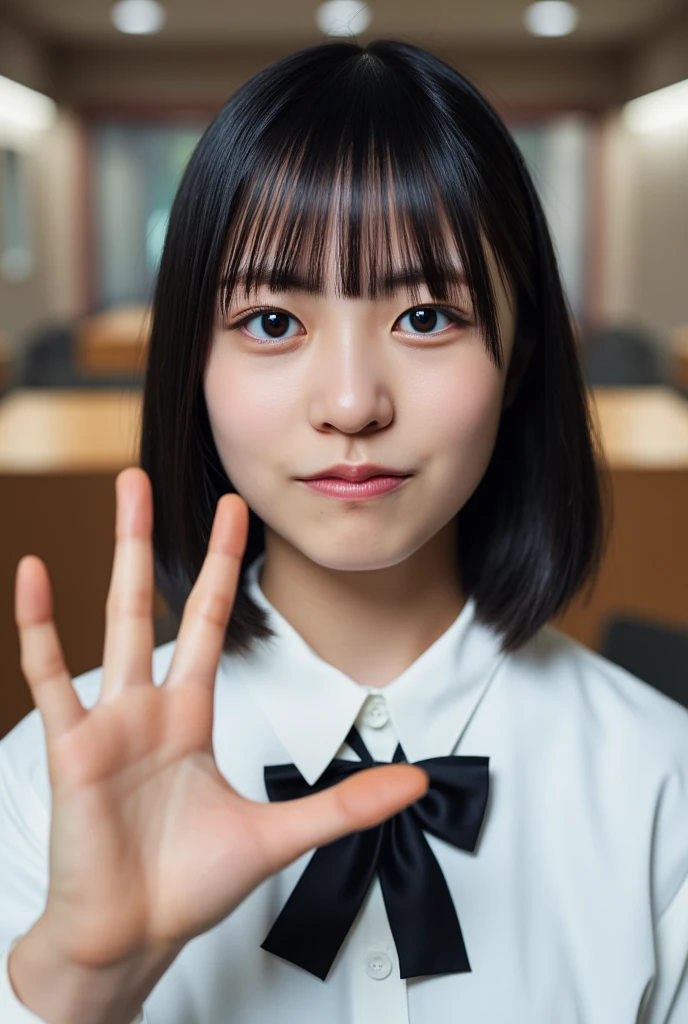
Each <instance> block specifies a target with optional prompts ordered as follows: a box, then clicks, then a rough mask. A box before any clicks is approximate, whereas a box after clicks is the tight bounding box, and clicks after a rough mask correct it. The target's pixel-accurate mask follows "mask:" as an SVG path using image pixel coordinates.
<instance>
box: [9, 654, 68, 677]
mask: <svg viewBox="0 0 688 1024" xmlns="http://www.w3.org/2000/svg"><path fill="white" fill-rule="evenodd" d="M20 665H21V670H22V672H23V673H24V675H25V676H26V678H27V679H31V680H35V681H38V682H41V683H49V682H52V681H53V680H55V679H59V678H61V677H62V676H63V675H64V674H65V671H66V667H65V663H64V658H63V657H62V653H61V652H60V651H59V650H49V651H42V652H41V653H40V654H37V653H36V652H34V651H32V650H29V651H27V652H26V654H23V655H22V657H21V661H20Z"/></svg>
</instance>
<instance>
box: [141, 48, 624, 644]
mask: <svg viewBox="0 0 688 1024" xmlns="http://www.w3.org/2000/svg"><path fill="white" fill-rule="evenodd" d="M335 182H340V184H343V187H342V188H340V189H338V190H336V189H335V188H334V187H333V186H334V184H335ZM335 195H336V196H338V199H337V203H338V206H335ZM391 213H392V214H393V218H394V224H395V226H396V229H397V231H398V235H397V237H398V239H399V246H400V248H401V252H402V263H403V267H404V269H405V270H406V269H408V270H409V272H411V271H412V270H413V268H417V267H419V266H420V267H421V268H422V272H423V277H424V280H425V281H426V283H427V285H428V288H429V290H430V292H431V294H432V295H433V297H435V298H436V299H437V300H438V301H447V299H448V296H450V295H451V294H452V288H453V287H454V285H455V283H456V282H455V275H456V270H455V269H454V268H453V266H452V263H453V262H454V261H452V262H451V263H450V262H448V260H447V255H446V250H447V246H446V237H447V236H446V234H445V232H446V230H447V225H448V226H449V230H450V231H451V235H452V236H453V238H454V240H455V244H456V247H457V249H458V252H459V254H460V257H461V261H462V265H463V270H464V273H465V276H466V278H467V282H468V288H469V291H470V296H471V300H472V304H473V314H474V316H475V317H476V322H477V324H478V326H479V327H480V328H481V330H482V333H483V337H484V341H485V345H486V349H487V352H488V354H489V358H490V359H492V361H493V362H494V363H495V365H497V366H499V367H501V366H502V365H503V364H502V350H501V341H500V336H499V325H498V321H497V314H496V302H495V295H494V292H493V288H492V284H491V278H490V271H489V266H488V263H487V259H486V253H485V250H484V245H483V238H484V239H485V240H486V242H487V243H488V244H489V246H490V248H491V250H492V252H493V253H494V256H495V257H496V264H497V266H498V270H499V273H500V275H501V276H502V279H503V280H505V281H506V282H508V283H509V284H510V285H511V286H512V288H513V289H514V293H515V295H516V298H517V317H516V333H515V340H514V349H513V355H512V365H510V378H509V379H507V384H506V393H505V401H504V407H503V412H502V418H501V423H500V427H499V432H498V436H497V439H496V443H495V448H494V452H493V455H492V458H491V461H490V463H489V465H488V467H487V470H486V472H485V474H484V476H483V478H482V480H481V481H480V484H479V485H478V487H477V488H476V490H475V491H474V493H473V494H472V496H471V497H470V499H469V500H468V501H467V502H466V504H465V505H464V506H463V507H462V508H461V510H460V511H459V513H458V515H457V517H456V528H457V530H458V548H459V552H460V566H457V572H459V573H460V580H461V584H462V589H463V591H464V593H465V594H466V595H470V596H472V597H473V599H474V601H475V606H476V616H477V618H478V619H479V620H480V621H481V622H482V623H483V624H485V625H488V626H490V627H492V628H493V629H494V630H496V631H497V633H498V634H499V636H500V641H501V649H502V651H503V652H507V651H509V652H511V651H515V650H517V649H518V648H519V647H520V646H521V645H522V644H524V643H525V642H526V641H528V640H529V639H530V638H531V637H532V636H533V635H534V634H535V633H536V631H537V630H538V629H539V628H540V627H541V626H543V625H544V624H545V623H546V622H547V621H548V620H549V619H550V618H552V617H553V616H555V615H557V613H559V612H560V611H562V610H563V609H564V608H565V607H566V606H567V605H568V603H569V602H570V601H571V599H572V597H573V596H574V595H575V594H576V593H577V592H578V591H579V590H581V588H582V587H583V585H584V584H585V583H586V582H588V581H589V582H590V584H591V586H592V584H593V583H594V582H595V579H596V576H597V573H598V571H599V567H600V563H601V559H602V555H603V551H604V548H605V546H606V539H607V538H606V532H605V530H604V510H605V504H604V502H603V500H602V488H601V480H602V476H601V474H600V468H601V467H600V465H599V464H598V461H597V459H598V455H599V454H601V448H600V445H599V439H598V438H597V437H596V427H595V424H594V422H593V420H592V419H591V416H590V411H589V408H588V403H587V398H586V387H585V384H584V381H583V376H582V371H581V366H580V363H579V356H578V351H577V343H576V339H575V335H574V326H573V317H572V315H571V313H570V309H569V307H568V303H567V300H566V297H565V295H564V291H563V287H562V283H561V279H560V275H559V270H558V266H557V260H556V257H555V254H554V251H553V246H552V242H551V239H550V235H549V231H548V227H547V224H546V221H545V217H544V214H543V211H542V207H541V204H540V202H539V200H538V197H537V195H536V192H535V189H534V187H533V183H532V181H531V178H530V175H529V173H528V170H527V168H526V166H525V163H524V160H523V158H522V155H521V153H520V151H519V149H518V146H517V145H516V143H515V142H514V140H513V138H512V136H511V135H510V133H509V132H508V130H507V129H506V127H505V125H504V123H503V122H502V121H501V119H500V118H499V116H498V115H497V113H496V112H495V110H494V109H493V108H492V107H491V106H490V105H489V103H487V101H486V100H485V99H484V97H483V96H482V95H481V93H480V92H479V91H478V90H477V89H476V88H475V86H474V85H472V84H471V82H470V81H468V80H467V79H466V78H465V77H463V75H461V74H460V73H459V72H458V71H457V70H455V69H454V68H453V67H451V66H450V65H449V64H447V63H445V62H443V61H442V60H440V59H439V58H438V57H436V56H434V55H433V54H431V53H428V52H427V51H425V50H423V49H420V48H419V47H416V46H413V45H410V44H409V43H406V42H399V41H396V40H389V39H384V40H377V41H375V42H372V43H370V44H369V45H367V46H360V45H358V44H357V43H355V42H350V41H347V42H328V43H324V44H321V45H316V46H311V47H308V48H305V49H302V50H299V51H297V52H296V53H292V54H290V55H288V56H287V57H284V58H283V59H281V60H278V61H277V62H275V63H273V64H271V65H270V66H268V67H266V68H264V69H263V70H261V71H260V72H258V73H257V74H256V75H254V76H253V77H252V78H251V79H249V80H248V81H247V82H246V83H245V84H244V85H243V86H242V87H241V88H240V89H238V91H237V92H236V93H234V95H233V96H232V97H231V98H230V100H229V101H228V102H227V103H226V105H225V106H224V107H223V108H222V110H221V111H220V113H219V114H218V115H217V117H216V118H215V119H214V121H213V122H212V123H211V124H210V126H209V127H208V128H207V129H206V131H205V133H204V134H203V136H202V138H201V139H200V141H199V143H198V145H197V147H196V149H195V150H194V152H193V154H192V156H191V158H190V161H189V163H188V165H187V167H186V169H185V173H184V175H183V178H182V181H181V183H180V186H179V189H178V191H177V194H176V197H175V200H174V204H173V207H172V210H171V214H170V220H169V225H168V230H167V235H166V239H165V245H164V249H163V253H162V257H161V262H160V267H159V271H158V277H157V281H156V287H155V294H154V298H153V310H152V314H153V315H152V328H151V335H150V342H149V350H148V362H147V367H146V376H145V385H144V396H143V398H144V400H143V413H142V425H141V449H140V465H141V467H142V468H143V469H144V470H145V471H146V473H147V474H148V476H149V478H150V480H151V484H152V489H153V509H154V525H153V548H154V560H155V581H156V586H157V587H158V590H159V591H160V593H161V594H162V595H163V597H164V598H165V600H166V601H167V603H168V605H169V607H170V609H171V611H172V612H173V614H174V616H175V617H176V618H177V620H180V619H181V615H182V611H183V607H184V603H185V601H186V599H187V597H188V595H189V593H190V590H191V587H192V586H193V583H194V582H195V580H196V578H197V576H198V574H199V572H200V569H201V566H202V564H203V561H204V558H205V555H206V552H207V546H208V540H209V537H210V531H211V527H212V522H213V517H214V514H215V508H216V505H217V502H218V499H219V498H220V497H221V495H223V494H226V493H236V491H235V488H234V487H233V484H232V481H231V480H229V479H228V477H227V474H226V473H225V470H224V467H223V466H222V463H221V461H220V458H219V456H218V453H217V450H216V447H215V444H214V440H213V437H212V433H211V430H210V424H209V421H208V414H207V408H206V404H205V397H204V391H203V376H204V369H205V365H206V361H207V358H208V354H209V345H210V342H211V337H212V331H213V325H214V322H215V317H216V315H217V311H218V302H219V305H220V307H221V308H222V307H224V306H226V304H227V302H228V299H229V297H230V296H231V294H232V292H233V290H234V289H235V287H237V282H238V281H239V280H240V277H239V275H240V274H241V273H245V275H246V276H245V283H246V286H247V287H248V288H250V287H251V283H252V281H253V280H254V278H255V275H257V274H261V273H262V274H264V273H266V271H267V272H269V273H270V274H271V277H270V284H271V287H272V288H273V289H281V288H283V287H284V286H285V283H287V282H289V281H290V280H292V279H293V278H294V276H296V275H298V276H299V277H300V278H301V279H302V280H305V282H306V287H308V288H309V289H311V290H312V291H313V292H316V293H318V292H320V291H321V290H322V288H323V267H324V262H325V258H326V253H325V252H324V248H323V243H324V239H325V237H326V234H327V228H328V225H329V224H330V223H331V220H330V218H333V222H334V223H335V224H336V225H337V227H338V229H339V235H338V245H339V249H338V254H339V256H338V261H337V263H338V272H339V281H338V284H337V289H338V292H339V293H341V294H343V295H345V296H347V297H361V296H363V295H364V294H366V295H367V296H368V297H369V298H374V297H376V296H377V295H379V294H381V293H384V294H388V292H389V290H390V289H389V281H388V278H389V276H390V273H391V271H392V269H394V270H397V269H398V267H394V268H392V265H391V260H392V251H391V244H390V214H391ZM512 371H513V372H512ZM595 448H597V452H596V450H595ZM263 549H264V526H263V521H262V520H261V519H260V518H259V517H258V516H257V515H256V514H255V513H254V512H253V511H252V510H251V509H249V530H248V540H247V545H246V550H245V553H244V557H243V562H242V566H241V575H242V576H243V573H244V571H245V570H246V568H247V566H248V565H249V563H250V562H252V561H253V560H254V559H255V558H256V557H257V556H258V555H259V554H260V553H261V552H262V551H263ZM272 635H273V634H272V630H271V629H270V628H269V625H268V620H267V617H266V616H265V613H264V612H263V610H262V609H261V608H259V607H258V606H256V604H255V603H254V602H253V601H251V600H250V598H249V597H248V595H247V593H246V592H245V590H244V588H243V586H242V581H241V579H240V583H239V587H238V589H237V594H236V598H235V602H234V607H233V609H232V614H231V616H230V619H229V622H228V626H227V630H226V635H225V641H224V650H225V652H227V653H232V652H241V653H243V654H247V653H249V652H250V651H251V649H252V646H253V641H255V640H257V639H265V638H268V637H270V636H272Z"/></svg>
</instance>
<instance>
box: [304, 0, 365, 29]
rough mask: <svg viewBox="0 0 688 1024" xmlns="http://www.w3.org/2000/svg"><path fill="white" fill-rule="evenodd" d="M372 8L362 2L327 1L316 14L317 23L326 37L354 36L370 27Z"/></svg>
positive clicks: (348, 0) (356, 0)
mask: <svg viewBox="0 0 688 1024" xmlns="http://www.w3.org/2000/svg"><path fill="white" fill-rule="evenodd" d="M371 20H372V15H371V13H370V8H369V7H367V6H366V5H365V4H364V3H361V2H360V0H327V2H326V3H323V4H320V6H319V7H318V8H317V10H316V12H315V21H316V24H317V26H318V28H319V29H320V31H321V32H324V33H325V35H326V36H352V35H358V34H359V33H360V32H365V30H366V29H367V28H368V25H370V22H371Z"/></svg>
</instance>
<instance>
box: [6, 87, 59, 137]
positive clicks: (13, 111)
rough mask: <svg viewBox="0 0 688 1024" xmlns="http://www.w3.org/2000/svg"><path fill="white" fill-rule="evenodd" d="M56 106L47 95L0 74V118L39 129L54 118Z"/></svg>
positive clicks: (20, 125) (22, 126) (14, 123)
mask: <svg viewBox="0 0 688 1024" xmlns="http://www.w3.org/2000/svg"><path fill="white" fill-rule="evenodd" d="M56 112H57V106H56V104H55V102H54V100H51V99H50V97H49V96H44V95H43V93H42V92H36V90H35V89H29V88H28V87H27V86H26V85H20V84H19V82H15V81H13V79H11V78H5V77H4V76H3V75H0V120H2V121H5V122H8V121H9V122H10V123H11V124H13V125H17V126H19V127H20V128H29V129H31V130H33V131H40V130H42V129H43V128H49V127H50V125H51V124H52V123H53V121H54V120H55V114H56Z"/></svg>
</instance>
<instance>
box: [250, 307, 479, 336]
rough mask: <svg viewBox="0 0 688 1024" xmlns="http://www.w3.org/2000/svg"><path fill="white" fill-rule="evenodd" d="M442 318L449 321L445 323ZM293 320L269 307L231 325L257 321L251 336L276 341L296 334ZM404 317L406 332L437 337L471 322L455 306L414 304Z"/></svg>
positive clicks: (402, 318)
mask: <svg viewBox="0 0 688 1024" xmlns="http://www.w3.org/2000/svg"><path fill="white" fill-rule="evenodd" d="M442 318H444V320H445V321H446V322H445V323H442ZM290 320H293V321H296V317H295V316H292V315H291V314H290V313H284V312H283V311H282V310H279V309H265V310H261V311H258V312H254V313H253V314H252V315H251V316H247V317H244V319H243V320H240V321H239V322H238V323H236V324H234V325H233V327H232V328H231V329H233V330H236V329H238V328H247V327H248V325H249V324H253V323H254V322H256V323H257V325H258V326H257V327H255V328H251V330H248V331H247V333H248V335H249V337H251V338H253V340H254V341H257V342H258V343H259V344H263V345H269V344H270V342H272V341H275V342H276V341H285V340H289V339H291V338H293V337H295V335H293V334H291V335H290V334H285V331H286V329H287V326H288V322H289V321H290ZM404 320H408V323H409V326H408V327H403V326H402V330H403V331H404V332H405V333H406V334H416V335H417V336H418V337H422V336H423V335H426V336H430V337H434V336H435V335H437V334H441V333H442V332H443V331H444V330H446V328H447V324H448V323H449V324H452V325H455V326H461V325H464V326H467V325H468V324H469V323H470V321H469V320H468V319H467V318H466V317H465V316H461V315H460V314H459V313H457V312H454V311H453V310H450V309H440V308H438V307H436V306H414V308H413V309H410V310H408V312H406V313H404V314H402V316H400V317H399V319H398V321H397V323H400V324H401V323H402V322H403V321H404ZM261 331H264V332H265V335H266V336H261V335H260V333H259V332H261Z"/></svg>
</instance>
